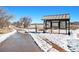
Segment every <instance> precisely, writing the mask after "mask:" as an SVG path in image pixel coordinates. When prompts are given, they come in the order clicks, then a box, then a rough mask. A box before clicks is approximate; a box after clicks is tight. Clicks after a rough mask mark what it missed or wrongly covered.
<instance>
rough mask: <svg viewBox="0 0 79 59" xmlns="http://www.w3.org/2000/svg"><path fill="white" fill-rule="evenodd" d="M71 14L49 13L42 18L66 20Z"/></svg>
mask: <svg viewBox="0 0 79 59" xmlns="http://www.w3.org/2000/svg"><path fill="white" fill-rule="evenodd" d="M69 18H70V15H69V14H57V15H47V16H43V17H42V19H43V20H56V19H57V20H58V19H59V20H61V19H63V20H66V19H69Z"/></svg>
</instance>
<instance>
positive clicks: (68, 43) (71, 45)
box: [30, 29, 79, 52]
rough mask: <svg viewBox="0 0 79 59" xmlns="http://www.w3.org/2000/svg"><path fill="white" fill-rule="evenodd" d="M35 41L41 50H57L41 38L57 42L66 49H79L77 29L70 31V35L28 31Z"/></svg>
mask: <svg viewBox="0 0 79 59" xmlns="http://www.w3.org/2000/svg"><path fill="white" fill-rule="evenodd" d="M30 34H31V36H32V37H33V38H34V40H35V42H36V43H37V44H38V46H39V47H40V48H41V49H42V50H43V51H58V50H56V49H54V48H52V47H51V45H49V44H48V43H46V42H45V41H44V40H43V39H48V40H49V41H51V42H53V43H55V44H57V45H58V46H60V47H61V48H63V49H65V50H66V51H75V52H77V51H79V29H77V30H73V31H71V35H70V36H68V35H64V34H50V33H30Z"/></svg>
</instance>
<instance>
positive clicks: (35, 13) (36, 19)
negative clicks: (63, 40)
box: [0, 6, 79, 23]
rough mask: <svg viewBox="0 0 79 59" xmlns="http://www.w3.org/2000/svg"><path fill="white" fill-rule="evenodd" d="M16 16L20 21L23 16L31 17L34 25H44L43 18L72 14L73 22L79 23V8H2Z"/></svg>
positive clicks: (15, 19)
mask: <svg viewBox="0 0 79 59" xmlns="http://www.w3.org/2000/svg"><path fill="white" fill-rule="evenodd" d="M0 8H4V9H6V10H7V11H8V12H9V13H11V14H13V15H14V16H15V18H14V20H13V21H18V20H19V19H20V18H21V17H22V16H31V17H32V23H42V20H41V18H42V16H44V15H54V14H64V13H70V16H71V21H72V22H73V21H79V6H1V7H0Z"/></svg>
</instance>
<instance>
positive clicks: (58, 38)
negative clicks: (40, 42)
mask: <svg viewBox="0 0 79 59" xmlns="http://www.w3.org/2000/svg"><path fill="white" fill-rule="evenodd" d="M39 36H40V37H41V38H42V39H44V38H47V39H48V40H49V41H51V42H52V43H55V44H57V45H58V46H60V47H61V48H63V49H65V50H66V51H70V50H69V49H68V47H67V45H68V42H67V38H69V36H68V35H62V34H48V33H45V34H44V33H40V34H39Z"/></svg>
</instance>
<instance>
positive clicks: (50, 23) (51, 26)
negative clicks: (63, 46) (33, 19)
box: [50, 21, 52, 33]
mask: <svg viewBox="0 0 79 59" xmlns="http://www.w3.org/2000/svg"><path fill="white" fill-rule="evenodd" d="M50 24H51V25H50V27H51V33H52V21H51V22H50Z"/></svg>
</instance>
